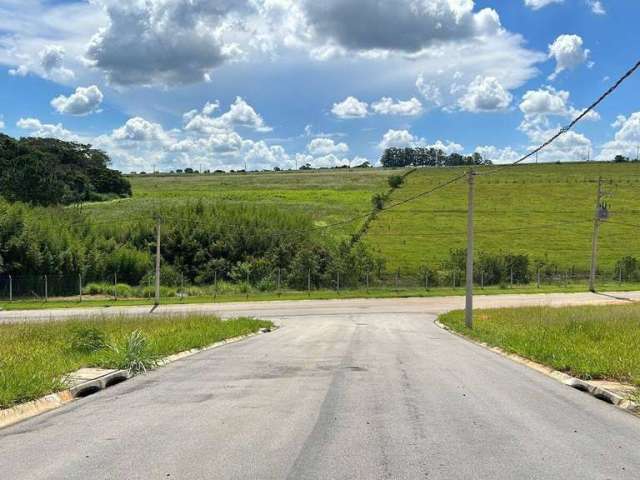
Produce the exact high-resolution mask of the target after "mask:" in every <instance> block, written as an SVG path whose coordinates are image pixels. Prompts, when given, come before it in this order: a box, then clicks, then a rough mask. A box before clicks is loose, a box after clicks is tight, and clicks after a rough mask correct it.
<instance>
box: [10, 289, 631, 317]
mask: <svg viewBox="0 0 640 480" xmlns="http://www.w3.org/2000/svg"><path fill="white" fill-rule="evenodd" d="M598 288H599V290H600V291H602V292H632V291H638V290H640V284H638V283H617V282H610V283H603V284H600V285H599V286H598ZM587 291H588V287H587V285H586V283H569V284H567V285H566V286H565V285H562V284H558V285H541V287H540V288H537V287H536V285H535V284H531V285H515V286H514V287H513V288H509V287H506V288H504V287H500V286H497V285H496V286H488V287H485V288H484V289H480V288H476V289H475V291H474V294H475V295H506V294H514V295H515V294H536V293H580V292H587ZM464 294H465V289H464V288H463V287H457V288H453V287H436V288H430V289H428V290H427V289H425V288H419V287H415V288H411V287H400V288H391V287H384V288H379V287H375V288H373V287H372V288H370V289H368V290H367V289H364V288H357V289H349V290H341V291H340V292H336V291H335V290H312V291H311V292H303V291H292V290H281V291H280V292H273V291H270V292H263V291H259V290H251V291H249V292H247V293H238V292H227V293H221V294H218V295H213V294H211V295H195V296H185V297H180V296H175V295H172V296H166V297H165V296H162V297H161V301H160V304H161V305H181V304H204V303H230V302H271V301H277V300H336V299H356V298H422V297H445V296H459V295H464ZM153 303H154V302H153V300H152V299H150V298H135V297H132V298H119V299H117V300H114V299H112V298H105V297H103V296H101V297H98V298H91V296H85V297H83V299H82V301H80V300H79V299H69V298H65V299H60V300H57V299H55V298H50V299H49V301H47V302H45V301H43V300H14V301H13V302H8V301H2V302H0V311H2V310H5V311H15V310H44V309H58V308H85V307H86V308H110V307H131V306H137V305H149V306H151V305H153ZM0 320H1V319H0Z"/></svg>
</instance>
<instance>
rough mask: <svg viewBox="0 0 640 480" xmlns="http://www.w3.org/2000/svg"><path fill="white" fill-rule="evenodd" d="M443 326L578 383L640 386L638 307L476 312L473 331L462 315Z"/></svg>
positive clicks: (453, 315) (452, 315)
mask: <svg viewBox="0 0 640 480" xmlns="http://www.w3.org/2000/svg"><path fill="white" fill-rule="evenodd" d="M440 320H441V321H442V323H444V324H445V325H448V326H449V327H451V328H453V329H455V330H456V331H458V332H462V333H464V334H465V335H468V336H470V337H472V338H475V339H477V340H480V341H483V342H486V343H488V344H490V345H494V346H498V347H501V348H503V349H505V350H507V351H509V352H512V353H517V354H519V355H522V356H524V357H527V358H529V359H532V360H535V361H537V362H540V363H543V364H546V365H549V366H551V367H553V368H555V369H557V370H560V371H563V372H567V373H570V374H571V375H574V376H577V377H580V378H583V379H587V380H589V379H607V380H614V381H620V382H627V383H633V384H635V385H638V386H640V348H639V346H640V304H630V305H615V306H611V305H607V306H585V307H566V308H551V307H527V308H515V309H498V310H480V311H477V312H476V314H475V323H474V328H473V330H469V329H467V328H466V327H465V326H464V314H463V312H452V313H449V314H446V315H443V316H442V317H440Z"/></svg>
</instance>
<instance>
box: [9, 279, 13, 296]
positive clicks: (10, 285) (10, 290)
mask: <svg viewBox="0 0 640 480" xmlns="http://www.w3.org/2000/svg"><path fill="white" fill-rule="evenodd" d="M9 301H10V302H13V277H12V276H11V275H9Z"/></svg>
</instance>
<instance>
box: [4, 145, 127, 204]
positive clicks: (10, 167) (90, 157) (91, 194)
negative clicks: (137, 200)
mask: <svg viewBox="0 0 640 480" xmlns="http://www.w3.org/2000/svg"><path fill="white" fill-rule="evenodd" d="M108 164H109V157H108V156H107V155H106V154H105V153H104V152H101V151H100V150H95V149H93V148H91V147H90V146H89V145H81V144H78V143H72V142H63V141H62V140H56V139H52V138H21V139H20V140H14V139H13V138H11V137H9V136H7V135H3V134H0V195H2V196H3V197H5V198H6V199H7V200H10V201H22V202H27V203H31V204H35V205H55V204H61V203H63V204H70V203H79V202H86V201H98V200H104V199H107V198H114V197H118V196H130V195H131V185H129V182H128V181H127V180H126V179H125V178H124V177H123V176H122V175H121V174H120V172H117V171H115V170H110V169H109V168H107V165H108Z"/></svg>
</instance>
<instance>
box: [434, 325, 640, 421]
mask: <svg viewBox="0 0 640 480" xmlns="http://www.w3.org/2000/svg"><path fill="white" fill-rule="evenodd" d="M433 323H435V325H436V326H437V327H439V328H441V329H443V330H446V331H447V332H449V333H451V334H453V335H455V336H457V337H459V338H462V339H464V340H466V341H467V342H469V343H473V344H474V345H477V346H479V347H482V348H484V349H485V350H489V351H491V352H493V353H496V354H498V355H500V356H502V357H505V358H508V359H509V360H512V361H514V362H516V363H519V364H520V365H524V366H526V367H529V368H530V369H532V370H535V371H537V372H539V373H542V374H543V375H546V376H547V377H549V378H552V379H554V380H556V381H557V382H560V383H562V384H563V385H566V386H568V387H571V388H575V389H576V390H580V391H581V392H584V393H587V394H589V395H591V396H593V397H595V398H597V399H598V400H602V401H604V402H607V403H609V404H611V405H613V406H615V407H617V408H619V409H621V410H624V411H625V412H628V413H631V414H633V415H636V416H640V405H639V404H638V403H636V402H634V401H632V400H629V399H628V398H625V397H623V396H621V395H619V394H617V393H615V392H612V391H611V390H607V389H606V388H603V387H601V386H599V385H594V384H592V383H590V382H588V381H586V380H581V379H579V378H576V377H572V376H571V375H568V374H566V373H564V372H560V371H558V370H554V369H553V368H551V367H547V366H546V365H543V364H541V363H537V362H534V361H533V360H529V359H528V358H525V357H522V356H520V355H517V354H515V353H509V352H507V351H506V350H503V349H502V348H500V347H494V346H491V345H489V344H488V343H485V342H479V341H477V340H474V339H472V338H469V337H467V336H465V335H463V334H461V333H459V332H456V331H455V330H453V329H452V328H450V327H448V326H446V325H444V324H443V323H441V322H440V320H434V322H433Z"/></svg>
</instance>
